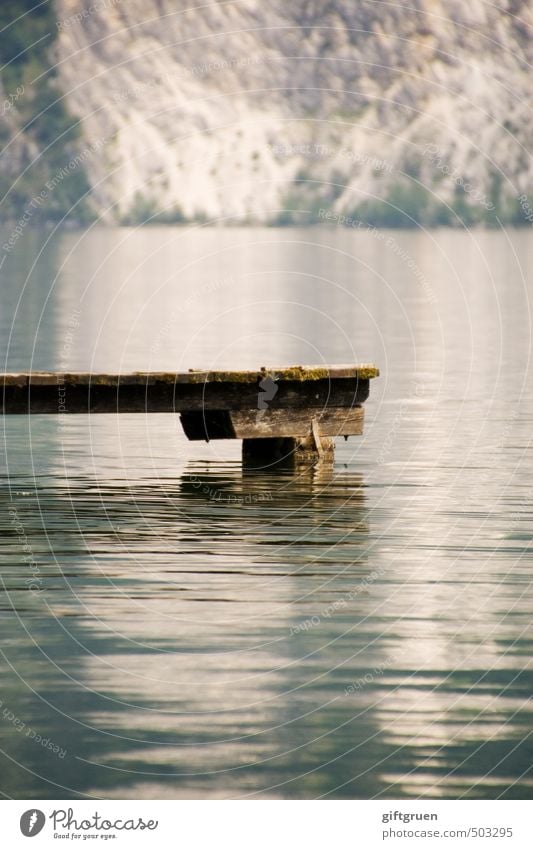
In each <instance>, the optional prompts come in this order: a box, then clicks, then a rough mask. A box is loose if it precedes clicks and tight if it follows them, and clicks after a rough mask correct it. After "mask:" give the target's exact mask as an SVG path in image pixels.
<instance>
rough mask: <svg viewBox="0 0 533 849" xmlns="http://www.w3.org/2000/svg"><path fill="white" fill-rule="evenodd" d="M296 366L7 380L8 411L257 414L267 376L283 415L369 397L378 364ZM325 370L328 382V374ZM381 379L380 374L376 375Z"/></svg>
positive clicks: (3, 394)
mask: <svg viewBox="0 0 533 849" xmlns="http://www.w3.org/2000/svg"><path fill="white" fill-rule="evenodd" d="M320 368H321V369H322V371H320V370H319V368H318V367H316V368H315V367H310V366H306V367H302V366H295V367H291V368H285V369H279V370H278V371H276V370H272V372H270V371H268V372H267V371H266V370H265V371H256V372H187V373H168V372H153V373H151V372H144V373H141V372H139V373H134V374H124V375H118V374H107V375H104V374H86V373H83V374H55V373H49V372H48V373H31V374H26V375H25V374H0V399H1V403H2V406H1V410H0V411H1V412H2V413H7V414H11V413H13V414H16V413H23V414H26V413H49V414H54V413H55V414H71V413H181V412H191V411H211V410H214V411H220V410H254V409H257V408H258V403H259V399H260V398H261V397H263V392H262V388H261V384H262V383H263V382H264V380H265V378H266V377H268V376H270V380H271V382H272V383H274V384H275V387H276V391H275V396H274V397H273V398H272V399H270V400H269V401H268V404H269V405H272V406H273V407H275V408H276V409H285V410H287V409H289V410H292V409H299V408H303V407H309V406H314V407H328V408H330V407H347V408H351V407H354V406H357V405H359V404H362V403H363V402H364V401H365V400H366V398H367V397H368V394H369V381H370V379H371V377H370V376H368V377H367V376H364V375H371V374H372V376H375V374H378V373H379V372H378V370H377V369H376V368H375V367H374V366H351V367H349V366H342V367H336V366H329V367H328V368H326V369H324V368H323V367H320ZM324 371H325V372H326V374H327V376H323V374H324ZM374 373H375V374H374Z"/></svg>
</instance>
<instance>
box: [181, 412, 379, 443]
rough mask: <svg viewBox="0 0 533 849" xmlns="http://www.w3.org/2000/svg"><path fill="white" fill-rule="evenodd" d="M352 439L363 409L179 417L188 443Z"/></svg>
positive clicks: (360, 430) (360, 423) (360, 426)
mask: <svg viewBox="0 0 533 849" xmlns="http://www.w3.org/2000/svg"><path fill="white" fill-rule="evenodd" d="M313 422H315V423H316V424H317V425H318V426H319V434H320V436H331V437H333V436H344V435H346V436H350V435H352V436H354V435H357V436H358V435H360V434H362V433H363V422H364V409H363V407H359V406H358V407H351V408H350V407H302V408H300V409H293V410H290V409H267V410H257V409H255V410H207V411H202V412H194V411H193V412H187V413H181V423H182V426H183V430H184V431H185V435H186V436H187V438H188V439H191V440H201V439H204V440H208V441H209V440H211V439H261V438H262V439H268V438H273V437H285V436H298V437H302V438H303V437H308V436H309V437H310V436H313Z"/></svg>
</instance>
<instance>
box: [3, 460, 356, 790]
mask: <svg viewBox="0 0 533 849" xmlns="http://www.w3.org/2000/svg"><path fill="white" fill-rule="evenodd" d="M198 482H200V487H199V486H198ZM47 483H48V484H49V485H48V486H47V487H46V488H44V489H43V490H42V491H40V492H33V493H32V492H31V491H29V490H26V491H24V498H22V497H20V496H16V497H15V499H14V503H17V504H18V507H17V509H18V511H19V513H20V515H21V518H22V520H23V522H24V525H25V528H26V533H27V535H28V539H29V541H30V544H31V545H32V547H33V549H34V551H35V552H36V555H37V559H38V561H39V563H40V566H41V570H42V576H43V593H42V594H41V595H40V596H35V595H32V596H28V593H27V591H26V590H25V587H24V566H23V565H22V564H21V561H20V557H19V556H18V552H17V548H16V540H14V539H12V540H11V546H10V548H4V549H3V553H4V555H5V562H6V565H7V567H8V568H7V572H5V573H4V574H5V576H7V577H8V578H9V581H10V585H9V586H10V594H9V596H8V599H7V602H6V604H5V606H4V611H5V612H6V613H7V611H9V610H12V608H13V607H15V608H16V610H17V615H16V616H15V615H14V614H13V613H11V615H9V616H5V618H4V620H3V623H2V631H3V632H4V637H5V638H6V642H5V644H4V645H5V657H6V659H7V660H8V661H9V663H10V664H11V665H12V671H9V670H8V672H9V674H7V672H6V676H5V677H6V685H5V686H4V690H3V694H4V695H3V698H4V704H6V705H8V706H9V707H10V708H11V707H12V708H13V709H14V710H15V711H16V712H17V715H19V716H20V717H21V718H22V719H23V721H25V722H26V724H27V725H28V726H31V727H32V728H34V729H35V730H36V731H37V732H38V733H40V734H42V735H43V736H44V735H46V736H48V737H50V739H51V740H53V741H57V742H58V743H60V744H61V745H62V746H63V747H65V748H66V749H67V752H68V753H67V756H66V758H64V759H58V758H57V756H54V754H53V753H52V752H49V751H47V750H45V749H44V748H42V747H39V746H38V745H36V744H35V743H34V742H32V741H31V740H29V739H25V738H24V737H23V735H21V734H19V733H18V732H14V731H13V729H12V728H11V727H10V726H8V725H6V723H3V724H2V725H1V726H0V735H1V737H2V742H3V748H4V750H5V752H6V754H7V758H8V759H7V760H6V761H5V764H7V768H6V769H5V770H4V775H5V785H4V787H5V789H6V791H7V792H10V793H12V794H13V795H19V796H21V797H23V796H27V797H31V796H32V795H40V796H52V797H53V796H55V797H62V796H65V795H67V796H68V795H70V794H71V793H72V794H75V793H76V792H79V793H87V792H95V793H96V794H97V795H99V794H102V795H106V794H108V793H109V792H110V791H111V788H114V787H120V792H124V793H125V794H128V793H131V794H132V795H134V792H136V791H134V790H133V789H132V788H133V787H137V786H138V785H139V784H140V783H141V784H142V783H146V782H148V784H150V785H151V784H152V783H153V782H154V781H155V782H156V784H157V785H158V787H157V791H156V795H157V794H158V793H161V794H162V795H169V796H174V795H182V794H183V795H187V794H188V793H189V792H190V793H194V792H197V793H200V794H202V793H205V794H206V795H211V794H214V795H217V794H218V793H221V792H224V793H232V792H233V793H235V794H237V795H238V794H240V793H242V792H244V791H245V789H246V788H247V787H250V788H251V789H255V790H260V789H261V788H266V787H268V786H269V785H270V784H271V783H272V784H276V783H278V782H279V781H283V780H284V777H285V776H286V774H287V770H288V769H289V766H288V764H289V762H290V761H291V757H293V756H290V755H286V754H285V751H286V749H287V748H292V746H293V743H294V737H293V735H294V730H295V721H296V717H297V716H298V715H299V714H300V713H301V712H302V708H303V712H309V711H311V712H312V713H315V712H316V709H317V705H316V704H315V703H314V702H313V700H312V699H311V700H309V695H306V694H305V688H306V687H307V686H309V685H308V681H309V673H310V672H311V671H312V668H313V665H315V666H316V668H317V670H319V669H320V667H321V663H322V661H321V660H320V659H319V656H318V653H317V652H318V650H319V649H320V647H321V645H322V644H323V643H324V633H325V632H327V633H328V634H329V632H331V633H332V634H333V631H334V630H335V628H336V627H337V626H336V625H335V626H334V627H333V631H332V622H333V618H332V616H331V615H330V614H328V615H327V616H324V615H323V614H322V615H321V611H323V610H325V609H326V607H327V606H330V605H332V604H333V602H334V601H335V600H336V599H338V598H339V597H340V594H342V593H343V592H344V593H346V591H347V590H348V589H350V588H353V587H354V586H355V585H356V584H357V583H358V582H360V581H361V580H362V579H363V578H364V577H365V575H366V567H365V557H366V555H365V550H364V549H365V544H366V543H365V540H366V534H367V527H366V522H365V512H364V499H363V492H362V486H361V480H360V478H359V477H358V476H356V477H354V476H340V477H336V476H334V475H333V473H332V472H331V470H330V471H329V472H326V473H322V472H309V473H306V474H304V475H301V476H296V477H293V476H290V475H289V476H286V477H285V476H283V475H272V476H264V475H246V474H243V472H242V470H241V468H240V465H239V464H230V463H226V464H218V465H216V466H215V465H213V466H210V465H209V464H207V465H206V464H203V465H202V464H197V465H191V466H190V467H189V468H188V469H187V472H186V473H185V474H184V475H183V476H182V478H181V479H180V480H179V481H178V482H176V484H175V485H173V484H172V483H171V482H167V485H166V486H165V487H162V486H161V482H158V483H157V484H154V485H152V484H146V485H144V486H138V487H136V488H135V489H132V488H129V487H127V486H125V485H123V484H120V483H118V484H117V485H111V484H99V483H97V482H95V481H94V480H93V481H90V480H85V481H81V480H78V481H77V482H76V486H75V487H73V486H71V487H69V488H66V487H65V486H64V482H63V485H62V486H59V485H57V483H56V485H55V486H54V485H51V481H48V482H47ZM203 487H208V492H205V491H204V490H203ZM213 494H215V497H212V496H213ZM248 496H249V499H248ZM44 528H46V534H45V532H44ZM333 610H335V608H334V607H331V611H333ZM342 615H344V611H342V612H341V611H339V613H338V614H337V617H338V621H339V622H340V621H341V616H342ZM316 616H321V625H320V626H319V627H316V626H313V632H312V633H311V632H308V633H304V631H303V630H302V631H299V632H297V634H294V633H292V634H291V628H292V630H294V626H296V627H297V626H298V623H300V622H303V621H304V620H305V619H307V618H309V617H315V618H316ZM8 636H9V639H7V637H8ZM302 637H303V638H304V640H305V643H304V642H303V640H302ZM302 649H303V650H304V654H305V660H302V659H301V654H302ZM324 656H325V655H324ZM320 686H326V687H327V681H326V679H325V678H324V681H323V682H322V684H321V685H320ZM311 688H312V690H313V692H314V688H315V685H314V684H313V685H311ZM33 691H35V692H33ZM47 703H48V704H47ZM287 723H289V724H288V725H287ZM315 723H316V716H315V718H314V719H308V720H306V723H304V725H303V726H302V728H304V727H305V725H306V724H309V727H310V728H313V727H314V725H315ZM9 758H12V759H13V760H12V761H11V760H9ZM79 759H81V760H79ZM17 761H18V762H19V763H20V766H17V765H16V762H17ZM101 765H105V768H102V766H101ZM117 769H118V770H119V772H117V771H116V770H117ZM27 770H30V772H28V771H27ZM217 770H223V771H224V776H225V778H224V780H223V781H221V780H220V778H217V777H216V771H217ZM213 771H215V774H214V775H213V774H212V773H213ZM147 773H148V774H149V775H147ZM180 773H181V774H182V776H181V777H178V776H179V774H180ZM184 773H185V774H186V773H196V777H193V776H189V777H186V775H183V774H184ZM286 777H289V776H288V775H287V776H286ZM47 781H50V782H53V783H52V784H47ZM55 785H59V787H57V786H55ZM159 785H163V786H159ZM222 787H224V791H222ZM69 788H71V791H69ZM128 788H129V789H128ZM142 792H143V793H144V792H145V791H142ZM147 792H149V791H147ZM272 792H273V793H274V795H276V791H272ZM297 792H298V794H299V795H305V780H303V783H302V786H301V787H300V788H299V789H298V791H297ZM281 795H283V793H281Z"/></svg>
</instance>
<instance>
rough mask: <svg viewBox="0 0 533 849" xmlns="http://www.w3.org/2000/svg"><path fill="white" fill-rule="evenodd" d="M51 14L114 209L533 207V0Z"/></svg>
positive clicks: (213, 213) (97, 182) (250, 211)
mask: <svg viewBox="0 0 533 849" xmlns="http://www.w3.org/2000/svg"><path fill="white" fill-rule="evenodd" d="M53 8H54V12H55V16H56V19H57V20H56V23H55V28H56V31H55V35H56V38H55V42H54V44H53V47H52V48H51V49H52V51H53V59H54V62H55V63H56V68H55V72H56V74H57V80H58V85H59V88H60V90H61V92H62V97H63V100H62V102H63V104H64V105H65V106H66V108H67V110H68V112H69V113H70V114H71V115H73V116H74V117H75V118H77V119H79V121H80V126H81V139H80V140H79V142H78V155H79V157H80V159H79V162H78V166H79V167H80V168H83V169H84V171H85V172H86V174H87V176H88V179H89V182H90V185H91V189H92V191H91V198H90V203H91V205H92V207H93V209H94V210H95V211H96V212H97V214H98V215H101V216H102V217H103V219H104V220H106V221H109V222H117V221H118V222H121V221H122V222H124V221H126V222H128V221H130V222H136V221H139V220H145V219H147V218H150V217H151V216H152V215H160V216H163V217H166V218H167V219H168V220H179V219H180V218H185V219H208V220H216V221H217V222H232V223H233V222H241V223H242V222H276V221H278V222H288V221H298V222H300V221H303V222H307V221H309V222H312V221H316V220H320V219H321V218H326V217H328V216H329V218H330V220H343V218H342V217H341V216H345V217H348V216H350V217H352V218H353V219H354V221H355V219H359V218H364V219H365V220H373V221H375V222H377V223H385V224H386V223H400V224H409V223H410V222H411V221H412V220H415V221H421V222H422V223H424V224H434V223H454V222H457V220H458V219H457V216H460V218H462V219H463V220H465V221H467V223H472V222H476V221H487V222H497V220H498V218H501V219H503V220H506V221H513V220H514V221H517V222H520V221H522V220H523V218H524V209H525V207H524V204H525V203H526V201H525V200H524V197H525V196H527V194H528V191H529V192H530V193H531V190H532V188H533V164H532V158H531V151H532V149H533V111H532V99H533V98H532V95H533V85H532V71H531V63H532V61H533V5H532V4H531V2H530V0H501V2H500V3H499V4H498V5H496V4H491V3H489V2H484V0H469V2H468V3H465V2H464V0H396V2H394V3H393V2H381V0H290V2H289V0H270V2H268V3H261V2H259V0H235V2H218V0H206V2H202V3H198V4H197V5H196V6H194V5H193V4H190V3H189V2H185V1H184V0H92V3H90V2H89V0H55V3H54V6H53ZM354 226H355V225H354Z"/></svg>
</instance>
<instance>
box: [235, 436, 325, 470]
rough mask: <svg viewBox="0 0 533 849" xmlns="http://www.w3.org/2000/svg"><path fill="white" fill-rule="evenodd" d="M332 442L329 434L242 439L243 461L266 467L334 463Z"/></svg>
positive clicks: (246, 463) (250, 465)
mask: <svg viewBox="0 0 533 849" xmlns="http://www.w3.org/2000/svg"><path fill="white" fill-rule="evenodd" d="M334 456H335V443H334V441H333V439H332V438H331V437H327V436H316V435H315V434H314V433H313V434H312V435H311V436H305V437H299V436H280V437H274V438H269V437H267V438H263V439H243V441H242V461H243V465H245V466H246V467H247V468H248V469H263V470H265V471H267V470H268V469H269V468H270V467H272V466H285V467H288V468H294V467H297V466H315V465H317V464H318V463H320V464H329V465H332V464H333V460H334Z"/></svg>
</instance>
